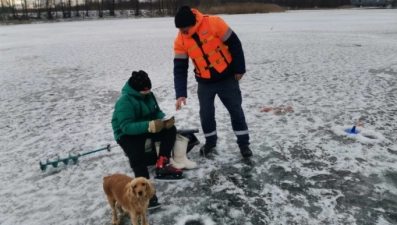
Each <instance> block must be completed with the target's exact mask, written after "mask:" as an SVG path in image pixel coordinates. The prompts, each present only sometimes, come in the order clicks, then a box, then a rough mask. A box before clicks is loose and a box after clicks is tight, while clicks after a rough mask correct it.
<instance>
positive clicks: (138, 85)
mask: <svg viewBox="0 0 397 225" xmlns="http://www.w3.org/2000/svg"><path fill="white" fill-rule="evenodd" d="M128 84H129V85H130V87H132V88H133V89H135V90H136V91H147V90H150V89H152V82H151V81H150V78H149V76H148V75H147V73H146V72H145V71H143V70H139V71H138V72H136V71H133V72H132V75H131V77H130V79H129V80H128Z"/></svg>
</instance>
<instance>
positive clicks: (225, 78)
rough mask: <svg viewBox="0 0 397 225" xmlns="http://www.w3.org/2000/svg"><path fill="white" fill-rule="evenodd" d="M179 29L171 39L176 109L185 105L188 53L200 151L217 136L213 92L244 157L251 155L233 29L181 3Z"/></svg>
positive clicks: (238, 49) (206, 149) (240, 54)
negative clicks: (197, 108) (196, 102)
mask: <svg viewBox="0 0 397 225" xmlns="http://www.w3.org/2000/svg"><path fill="white" fill-rule="evenodd" d="M175 26H176V28H178V29H179V33H178V36H177V37H176V38H175V42H174V51H175V57H174V84H175V92H176V99H177V100H176V104H175V106H176V110H180V109H181V108H182V102H183V104H185V105H186V98H187V91H186V89H187V74H188V67H189V57H190V58H191V60H192V62H193V65H194V67H195V68H194V73H195V75H196V76H195V77H196V80H197V82H198V90H197V94H198V98H199V102H200V120H201V126H202V128H203V132H204V136H205V140H206V142H205V145H204V146H202V147H201V149H200V154H202V155H205V154H208V153H210V152H211V151H212V150H213V149H214V148H215V146H216V141H217V139H218V137H217V132H216V121H215V107H214V100H215V95H218V97H219V98H220V100H221V101H222V103H223V105H224V106H225V107H226V108H227V110H228V111H229V114H230V118H231V122H232V127H233V131H234V133H235V134H236V137H237V144H238V146H239V148H240V152H241V155H242V156H243V157H251V156H252V151H251V149H250V148H249V144H250V143H249V132H248V126H247V123H246V122H245V116H244V111H243V109H242V107H241V103H242V97H241V91H240V86H239V80H240V79H241V78H242V77H243V75H244V73H245V59H244V52H243V49H242V46H241V42H240V40H239V38H238V37H237V35H236V34H235V33H234V32H233V30H232V29H230V27H229V26H228V25H227V24H226V22H225V21H223V20H222V19H221V18H220V17H218V16H207V15H203V14H201V13H200V12H199V11H197V10H196V9H191V8H190V7H189V6H182V7H180V8H179V10H178V12H177V13H176V15H175Z"/></svg>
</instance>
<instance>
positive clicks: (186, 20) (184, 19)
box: [175, 5, 196, 28]
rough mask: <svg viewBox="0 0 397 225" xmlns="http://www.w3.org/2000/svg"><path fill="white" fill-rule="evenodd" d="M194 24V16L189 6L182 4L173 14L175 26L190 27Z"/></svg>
mask: <svg viewBox="0 0 397 225" xmlns="http://www.w3.org/2000/svg"><path fill="white" fill-rule="evenodd" d="M195 24H196V16H195V15H194V14H193V12H192V10H191V9H190V7H189V6H187V5H184V6H181V7H180V8H179V9H178V12H176V14H175V27H177V28H183V27H190V26H194V25H195Z"/></svg>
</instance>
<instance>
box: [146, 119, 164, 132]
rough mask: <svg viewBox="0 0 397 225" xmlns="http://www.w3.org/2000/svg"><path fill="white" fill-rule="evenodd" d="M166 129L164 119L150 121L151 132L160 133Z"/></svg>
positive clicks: (149, 129)
mask: <svg viewBox="0 0 397 225" xmlns="http://www.w3.org/2000/svg"><path fill="white" fill-rule="evenodd" d="M162 129H164V121H162V120H152V121H150V122H149V128H148V131H149V132H150V133H158V132H160V131H161V130H162Z"/></svg>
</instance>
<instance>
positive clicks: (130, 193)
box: [124, 180, 138, 202]
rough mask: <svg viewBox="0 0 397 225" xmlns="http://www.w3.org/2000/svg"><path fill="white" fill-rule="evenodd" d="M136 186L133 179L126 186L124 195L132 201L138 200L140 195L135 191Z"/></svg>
mask: <svg viewBox="0 0 397 225" xmlns="http://www.w3.org/2000/svg"><path fill="white" fill-rule="evenodd" d="M134 186H135V182H134V180H132V181H131V182H129V183H128V184H127V185H125V187H124V195H125V197H126V198H127V199H128V200H129V201H130V202H132V201H137V200H138V196H137V194H136V192H135V189H134Z"/></svg>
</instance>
